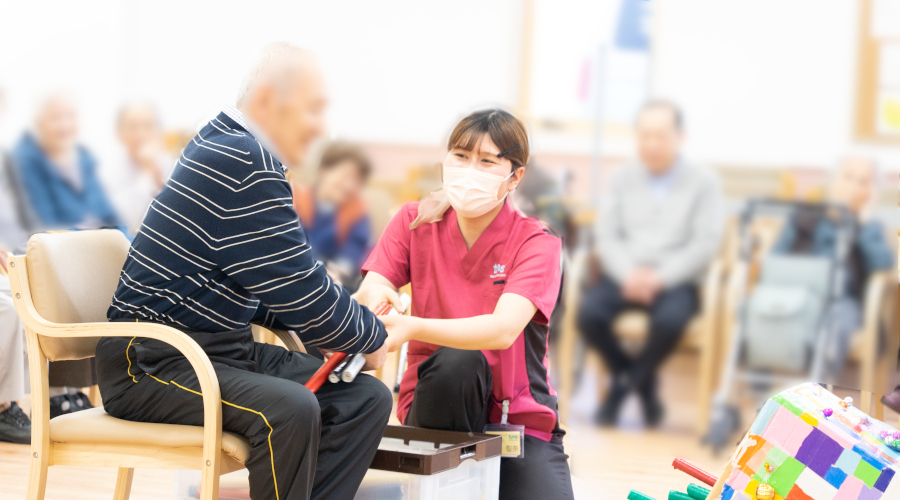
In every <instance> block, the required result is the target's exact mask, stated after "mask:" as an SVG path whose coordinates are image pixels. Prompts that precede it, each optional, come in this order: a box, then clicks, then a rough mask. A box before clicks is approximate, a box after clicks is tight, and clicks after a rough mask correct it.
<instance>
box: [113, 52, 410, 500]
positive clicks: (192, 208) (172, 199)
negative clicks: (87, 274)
mask: <svg viewBox="0 0 900 500" xmlns="http://www.w3.org/2000/svg"><path fill="white" fill-rule="evenodd" d="M326 104H327V103H326V96H325V92H324V88H323V83H322V77H321V75H320V71H319V69H318V66H317V65H316V63H315V61H314V60H313V58H312V57H311V56H310V55H309V54H307V53H306V52H305V51H303V50H301V49H299V48H297V47H294V46H292V45H290V44H285V43H277V44H272V45H269V46H267V47H266V48H265V49H264V51H263V53H262V56H261V57H260V59H259V60H258V62H257V63H256V65H255V66H254V67H253V68H252V69H251V71H250V73H249V74H248V76H247V78H246V80H245V82H244V84H243V85H242V87H241V89H240V92H239V95H238V98H237V101H236V106H225V107H224V109H223V110H222V112H221V113H219V114H218V116H216V117H214V118H213V119H212V120H210V121H209V123H207V124H206V125H205V126H204V127H203V128H202V129H201V130H200V131H199V132H198V133H197V135H196V136H194V138H193V139H192V140H191V142H190V143H189V144H188V146H187V147H186V148H185V150H184V154H183V155H182V156H181V158H179V160H178V162H177V165H176V167H175V170H174V171H173V173H172V175H171V177H170V178H169V180H168V181H167V182H166V184H165V186H164V187H163V189H162V191H161V192H160V194H159V195H158V196H157V197H156V199H155V200H154V201H153V202H152V203H151V205H150V207H149V210H148V211H147V214H146V215H145V216H144V220H143V225H142V227H141V231H140V232H139V233H138V234H137V236H136V237H135V239H134V242H133V243H132V246H131V250H130V252H129V253H128V259H127V260H126V262H125V265H124V268H123V270H122V274H121V277H120V282H119V287H118V289H117V290H116V293H115V295H114V296H113V298H112V302H111V305H110V308H109V312H108V316H109V319H110V320H111V321H131V322H133V321H151V322H156V323H162V324H166V325H170V326H173V327H175V328H178V329H180V330H182V331H184V332H185V333H187V334H188V335H190V336H191V337H192V338H193V339H194V340H196V341H197V343H198V344H200V346H201V347H202V348H203V349H204V350H205V351H206V353H207V354H208V355H209V357H210V360H211V361H212V365H213V367H214V368H215V370H216V375H217V376H218V379H219V385H220V388H221V391H222V403H223V405H222V422H223V428H224V429H225V430H227V431H230V432H234V433H237V434H240V435H243V436H245V437H246V438H247V439H248V440H249V441H250V446H251V450H250V458H249V460H248V461H247V468H248V469H249V470H250V496H251V498H253V499H256V500H262V499H305V498H321V499H325V498H327V499H348V500H349V499H351V498H353V496H354V494H355V492H356V490H357V488H358V487H359V484H360V482H361V481H362V478H363V476H364V475H365V472H366V470H367V468H368V466H369V464H370V463H371V461H372V457H373V456H374V454H375V450H376V449H377V447H378V443H379V442H380V440H381V437H382V434H383V431H384V428H385V426H386V425H387V421H388V416H389V414H390V411H391V405H392V397H391V394H390V391H389V390H388V389H387V387H386V386H385V385H384V384H383V383H381V382H380V381H379V380H377V379H375V378H374V377H370V376H366V375H360V376H359V377H358V378H357V379H356V380H355V381H354V382H353V383H352V384H327V385H325V386H323V387H322V388H321V389H320V390H319V391H318V392H317V393H315V394H313V393H312V392H310V391H309V390H308V389H307V388H306V387H304V386H303V384H304V383H305V382H306V381H307V380H308V379H309V378H310V376H311V375H312V374H313V373H314V372H315V371H316V369H317V368H319V367H320V366H321V364H322V362H321V361H320V360H319V359H317V358H315V357H313V356H311V355H307V354H302V353H296V352H290V351H287V350H285V349H283V348H281V347H277V346H272V345H266V344H259V343H254V341H253V337H252V335H251V332H250V323H251V322H254V323H255V322H259V323H261V324H263V325H264V326H267V327H277V328H282V329H289V330H294V331H295V332H296V333H297V335H298V336H299V337H300V339H301V340H302V341H303V343H304V344H305V345H306V346H307V348H314V347H318V348H322V349H329V350H334V351H343V352H347V353H364V354H365V355H366V359H367V367H368V368H370V369H371V368H376V367H378V366H380V365H381V364H382V363H383V362H384V356H385V352H386V351H385V348H384V347H383V346H382V345H383V343H384V340H385V337H386V332H385V328H384V325H383V324H382V323H381V322H380V321H379V320H378V319H377V318H376V317H375V316H374V315H373V314H372V313H371V312H370V311H369V310H368V309H366V308H365V307H363V306H360V305H359V304H358V303H357V302H356V301H355V300H353V299H352V298H351V297H350V295H349V294H348V293H347V292H346V291H345V290H344V289H343V288H341V287H340V286H339V285H337V284H335V283H334V282H333V281H332V280H331V279H330V278H329V277H328V274H327V273H326V272H325V268H324V266H322V265H321V264H320V263H318V262H316V261H315V260H314V259H313V258H312V257H311V255H312V253H311V252H310V248H309V246H307V244H306V243H305V238H304V236H303V231H302V229H301V228H300V224H299V222H298V218H297V214H296V212H295V211H294V208H293V206H292V203H291V187H290V185H289V184H288V182H287V180H286V179H285V171H284V166H288V167H293V166H297V165H300V164H301V162H302V160H303V158H304V156H305V154H306V152H307V149H308V147H309V145H310V142H311V141H312V140H313V139H315V138H316V137H318V136H319V135H320V134H321V133H322V131H323V128H324V110H325V106H326ZM97 360H98V366H99V372H100V391H101V394H102V396H103V402H104V406H105V408H106V411H107V412H109V413H110V414H111V415H113V416H115V417H118V418H123V419H129V420H137V421H146V422H165V423H173V424H190V425H202V423H203V402H202V399H201V398H200V396H199V394H198V392H199V385H198V383H197V379H196V377H195V375H194V372H193V370H192V369H191V367H190V364H189V363H188V362H187V360H186V359H185V358H183V357H182V356H181V355H179V354H178V352H177V351H175V350H174V349H173V348H171V347H169V346H167V345H164V344H162V343H159V342H156V341H153V340H150V339H139V338H135V339H127V338H126V339H118V338H105V339H103V340H101V341H100V343H99V345H98V346H97Z"/></svg>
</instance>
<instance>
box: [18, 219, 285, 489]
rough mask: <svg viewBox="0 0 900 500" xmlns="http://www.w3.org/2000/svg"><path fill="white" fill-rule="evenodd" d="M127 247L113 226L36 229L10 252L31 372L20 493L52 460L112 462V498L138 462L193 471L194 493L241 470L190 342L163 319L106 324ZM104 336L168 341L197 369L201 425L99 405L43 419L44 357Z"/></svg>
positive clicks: (57, 356) (216, 396)
mask: <svg viewBox="0 0 900 500" xmlns="http://www.w3.org/2000/svg"><path fill="white" fill-rule="evenodd" d="M128 247H129V243H128V240H127V239H126V238H125V237H124V236H123V235H122V233H121V232H119V231H115V230H99V231H77V232H65V233H57V234H38V235H35V236H33V237H32V238H31V240H30V241H29V243H28V248H27V251H26V255H25V256H17V257H13V258H12V259H11V260H10V263H9V271H10V283H11V287H12V290H13V294H14V296H15V305H16V309H17V311H18V313H19V316H20V317H21V318H22V320H23V322H24V323H25V330H26V337H27V342H28V351H29V369H30V372H31V395H32V440H31V451H32V454H31V457H32V462H31V471H30V477H29V484H28V496H27V498H28V499H29V500H39V499H42V498H43V497H44V492H45V489H46V482H47V469H48V467H49V466H51V465H80V466H93V467H116V468H118V471H119V472H118V478H117V482H116V489H115V498H116V499H117V500H124V499H127V498H128V497H129V494H130V490H131V479H132V477H133V474H134V469H135V468H137V467H145V468H155V469H195V470H196V469H199V470H202V471H203V479H202V481H201V494H202V496H201V498H203V499H206V500H211V499H215V498H218V480H219V479H218V476H219V474H224V473H227V472H231V471H234V470H238V469H242V468H244V463H245V461H246V460H247V457H248V455H249V444H248V443H247V441H246V439H244V438H243V437H241V436H238V435H236V434H231V433H228V432H222V416H221V398H220V393H219V385H218V379H217V377H216V374H215V371H214V370H213V368H212V365H211V364H210V362H209V358H208V357H207V356H206V354H205V353H204V352H203V350H202V349H200V347H199V346H198V345H197V343H196V342H194V341H193V340H192V339H191V338H190V337H188V336H187V335H185V334H184V333H182V332H179V331H178V330H175V329H173V328H169V327H167V326H163V325H158V324H152V323H108V322H107V320H106V309H107V308H108V307H109V300H110V297H112V295H113V291H114V290H115V287H116V284H117V282H118V279H119V272H120V270H121V268H122V264H123V263H124V261H125V256H126V254H127V252H128ZM104 336H118V337H145V338H152V339H156V340H159V341H161V342H166V343H168V344H170V345H172V346H173V347H175V348H177V349H178V350H179V351H180V352H181V353H182V354H183V355H184V356H185V357H186V358H187V359H188V361H189V362H190V363H191V366H192V367H193V368H194V370H195V372H196V374H197V378H198V381H199V384H200V388H201V392H202V397H203V407H204V426H203V427H195V426H188V425H169V424H152V423H139V422H130V421H126V420H121V419H117V418H114V417H112V416H110V415H108V414H107V413H106V412H105V411H104V410H103V408H102V407H98V408H93V409H91V410H85V411H82V412H77V413H72V414H68V415H63V416H60V417H57V418H54V419H53V420H52V421H51V420H50V418H49V399H48V394H47V391H48V378H47V377H48V370H47V362H48V360H49V361H55V360H67V359H87V358H91V357H93V356H94V351H95V349H96V346H97V342H98V341H99V339H100V338H101V337H104ZM288 338H290V337H288ZM285 342H286V343H287V341H285ZM291 342H293V340H291ZM288 345H289V344H288Z"/></svg>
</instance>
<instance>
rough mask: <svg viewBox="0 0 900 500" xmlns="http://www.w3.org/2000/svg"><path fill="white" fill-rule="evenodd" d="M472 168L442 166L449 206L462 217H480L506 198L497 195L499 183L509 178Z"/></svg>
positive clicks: (508, 176) (511, 173) (510, 174)
mask: <svg viewBox="0 0 900 500" xmlns="http://www.w3.org/2000/svg"><path fill="white" fill-rule="evenodd" d="M514 173H516V172H515V170H513V171H512V172H510V173H509V175H507V176H506V177H500V176H499V175H494V174H489V173H487V172H482V171H480V170H478V169H474V168H466V167H447V166H445V167H444V189H445V190H446V191H447V195H448V197H449V198H450V206H452V207H453V209H454V210H456V212H457V213H459V214H460V215H462V216H463V217H469V218H472V217H480V216H482V215H484V214H486V213H488V212H490V211H491V209H493V208H494V207H496V206H497V205H498V204H499V203H500V202H502V201H503V200H504V199H506V194H504V195H503V197H502V198H498V197H497V193H498V192H499V191H500V184H502V183H503V181H505V180H506V179H509V178H510V177H511V176H512V175H513V174H514Z"/></svg>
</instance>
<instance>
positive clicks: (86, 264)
mask: <svg viewBox="0 0 900 500" xmlns="http://www.w3.org/2000/svg"><path fill="white" fill-rule="evenodd" d="M128 247H129V243H128V239H127V238H125V235H123V234H122V233H121V232H119V231H116V230H114V229H103V230H97V231H68V232H61V233H49V234H36V235H34V236H32V237H31V239H30V240H28V247H27V249H26V254H25V256H26V261H27V267H28V276H29V285H31V297H32V300H33V301H34V307H35V309H37V312H38V314H40V315H41V316H43V317H44V319H46V320H47V321H50V322H52V323H90V322H106V310H107V309H108V308H109V304H110V300H111V299H112V296H113V293H115V291H116V286H117V284H118V282H119V274H120V273H121V271H122V266H123V264H125V257H126V256H127V254H128ZM97 340H98V339H97V338H88V339H85V338H67V339H51V338H47V337H40V341H41V348H42V349H43V350H44V353H45V354H46V355H47V358H49V359H50V360H51V361H58V360H63V359H83V358H89V357H92V356H94V350H95V348H96V346H97Z"/></svg>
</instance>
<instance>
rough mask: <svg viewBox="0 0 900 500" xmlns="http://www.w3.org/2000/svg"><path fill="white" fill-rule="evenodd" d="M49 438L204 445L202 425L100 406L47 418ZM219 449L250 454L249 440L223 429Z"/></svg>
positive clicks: (235, 454)
mask: <svg viewBox="0 0 900 500" xmlns="http://www.w3.org/2000/svg"><path fill="white" fill-rule="evenodd" d="M50 441H52V442H54V443H84V444H99V445H102V444H127V445H137V446H141V445H143V446H157V447H160V448H185V447H194V446H196V447H198V448H203V427H197V426H194V425H172V424H147V423H143V422H131V421H128V420H122V419H119V418H115V417H113V416H110V415H109V414H108V413H106V411H104V410H103V408H91V409H89V410H84V411H79V412H75V413H68V414H66V415H60V416H58V417H56V418H54V419H52V420H50ZM222 451H223V452H225V454H226V455H228V456H230V457H231V458H233V459H235V460H237V461H238V462H241V463H245V462H246V461H247V459H248V457H249V456H250V443H249V442H247V440H246V439H244V438H243V437H241V436H238V435H237V434H232V433H230V432H222Z"/></svg>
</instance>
